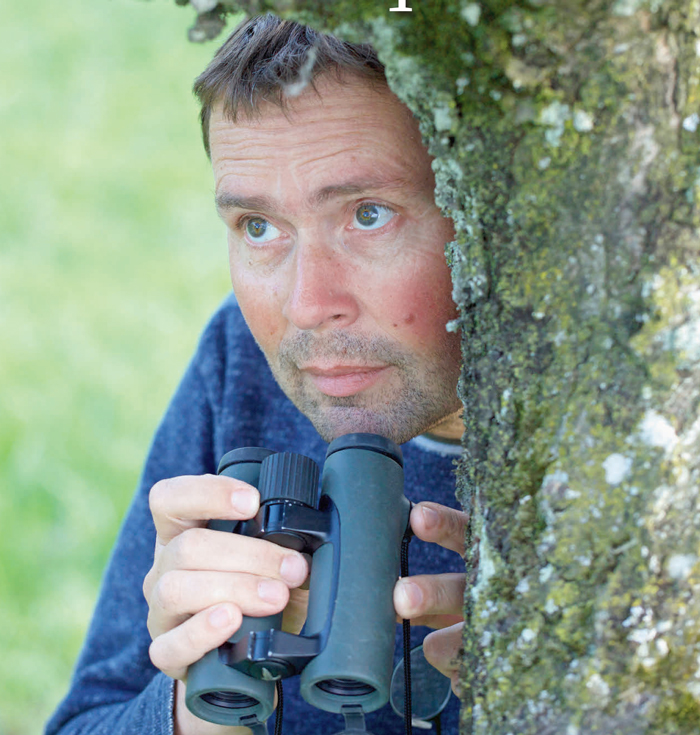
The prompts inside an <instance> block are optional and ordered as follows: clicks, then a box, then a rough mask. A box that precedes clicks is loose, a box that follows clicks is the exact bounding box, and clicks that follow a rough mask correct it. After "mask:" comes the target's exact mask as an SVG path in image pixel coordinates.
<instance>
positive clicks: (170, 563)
mask: <svg viewBox="0 0 700 735" xmlns="http://www.w3.org/2000/svg"><path fill="white" fill-rule="evenodd" d="M258 504H259V494H258V491H257V490H256V489H255V488H254V487H252V486H251V485H248V484H246V483H244V482H241V481H239V480H234V479H232V478H230V477H223V476H217V475H204V476H201V477H175V478H173V479H170V480H161V481H160V482H158V483H157V484H156V485H154V486H153V488H152V489H151V493H150V507H151V513H152V515H153V521H154V523H155V527H156V548H155V554H154V560H153V566H152V567H151V569H150V571H149V572H148V574H147V575H146V578H145V579H144V583H143V593H144V596H145V598H146V601H147V602H148V608H149V612H148V630H149V632H150V634H151V637H152V638H153V642H152V643H151V647H150V649H149V653H150V657H151V661H152V662H153V664H154V666H156V667H157V668H159V669H160V670H161V671H163V672H164V673H165V674H167V675H168V676H170V677H172V678H173V679H177V680H179V681H184V679H185V676H186V673H187V667H188V666H190V664H192V663H194V662H195V661H198V660H199V659H200V658H202V656H204V654H205V653H207V652H208V651H211V650H213V649H214V648H217V647H218V646H220V645H221V644H222V643H224V642H225V641H226V640H228V639H229V638H230V637H231V636H232V635H233V634H234V633H235V632H236V631H237V630H238V628H239V627H240V625H241V621H242V616H243V615H250V616H255V617H262V616H265V615H272V614H274V613H278V612H280V611H281V610H284V609H285V608H287V606H288V604H289V603H290V597H291V602H292V603H294V604H289V610H290V611H294V613H295V615H294V617H300V618H301V620H300V621H297V620H288V619H287V617H288V616H287V615H286V614H285V627H289V628H291V629H294V628H297V629H298V627H300V624H301V622H303V617H302V616H303V615H305V605H304V599H305V592H304V591H303V590H299V591H298V592H296V591H295V592H291V593H290V591H291V590H296V588H298V587H299V586H300V585H301V584H302V583H303V582H304V581H305V579H306V577H307V576H308V564H307V563H306V560H305V559H304V557H303V556H302V555H301V554H299V553H297V552H295V551H292V550H290V549H285V548H282V547H281V546H277V545H276V544H273V543H270V542H269V541H264V540H261V539H254V538H249V537H246V536H241V535H238V534H233V533H222V532H220V531H212V530H209V529H207V528H206V525H207V522H208V521H209V520H212V519H222V520H246V519H248V518H252V517H253V516H255V514H256V513H257V511H258ZM296 598H298V599H296ZM182 690H183V687H182V686H181V685H180V684H178V697H177V701H176V702H177V703H176V713H175V717H176V726H177V732H180V733H183V734H184V733H186V732H194V730H193V729H192V730H191V729H190V728H189V727H186V726H185V723H186V722H191V717H192V715H190V713H189V712H183V711H181V710H183V709H184V701H183V700H184V698H183V697H182ZM188 715H189V717H188ZM195 719H196V718H195ZM197 723H200V724H201V725H203V726H204V724H205V723H203V722H202V721H201V720H197ZM183 726H185V729H183ZM209 731H210V730H209V729H207V732H209ZM216 731H218V732H225V731H227V730H226V729H225V728H218V730H211V732H216ZM228 732H232V730H230V729H229V730H228ZM242 732H245V730H243V731H242Z"/></svg>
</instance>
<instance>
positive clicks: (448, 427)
mask: <svg viewBox="0 0 700 735" xmlns="http://www.w3.org/2000/svg"><path fill="white" fill-rule="evenodd" d="M463 433H464V421H463V419H462V409H460V410H459V411H456V412H455V413H453V414H450V415H449V416H448V417H447V418H445V419H443V420H442V421H441V422H440V423H439V424H436V425H435V426H432V427H431V428H430V429H429V430H428V431H426V432H425V436H428V437H430V438H431V439H436V440H437V441H446V442H459V441H461V439H462V434H463Z"/></svg>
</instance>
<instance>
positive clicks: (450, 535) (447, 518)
mask: <svg viewBox="0 0 700 735" xmlns="http://www.w3.org/2000/svg"><path fill="white" fill-rule="evenodd" d="M468 521H469V516H468V515H467V514H466V513H464V512H463V511H461V510H455V509H454V508H447V507H446V506H444V505H439V504H438V503H425V502H424V503H418V504H417V505H415V506H413V509H412V510H411V528H412V529H413V533H415V534H416V536H418V538H419V539H422V540H423V541H430V542H431V543H436V544H439V545H440V546H442V547H444V548H445V549H450V551H456V552H457V553H458V554H459V555H460V556H464V534H465V531H466V528H467V522H468Z"/></svg>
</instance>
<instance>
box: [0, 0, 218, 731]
mask: <svg viewBox="0 0 700 735" xmlns="http://www.w3.org/2000/svg"><path fill="white" fill-rule="evenodd" d="M193 20H194V13H193V11H192V9H191V8H178V7H177V6H176V5H175V4H174V2H173V0H150V2H145V1H144V0H96V1H95V0H82V2H81V1H80V0H63V1H62V2H60V3H57V2H49V1H48V0H33V1H32V2H27V3H22V2H14V1H12V2H11V1H10V0H7V2H2V3H0V242H1V247H0V338H1V343H0V523H2V532H0V735H29V734H33V733H40V732H41V731H42V728H43V725H44V722H45V720H46V719H47V717H48V716H49V715H50V713H51V712H52V711H53V709H54V708H55V706H56V704H57V703H58V701H59V699H60V698H61V697H62V696H63V694H64V693H65V690H66V688H67V686H68V681H69V677H70V673H71V669H72V666H73V662H74V660H75V657H76V655H77V653H78V649H79V647H80V645H81V642H82V638H83V635H84V632H85V628H86V626H87V624H88V621H89V618H90V615H91V611H92V607H93V604H94V600H95V597H96V594H97V589H98V585H99V581H100V577H101V573H102V570H103V567H104V565H105V562H106V560H107V556H108V554H109V551H110V548H111V545H112V542H113V540H114V537H115V534H116V533H117V530H118V526H119V523H120V519H121V516H122V514H123V512H124V510H125V508H126V506H127V504H128V502H129V499H130V496H131V494H132V492H133V489H134V487H135V484H136V482H137V479H138V474H139V472H140V467H141V463H142V461H143V458H144V456H145V453H146V450H147V448H148V444H149V441H150V437H151V435H152V432H153V430H154V428H155V426H156V425H157V423H158V420H159V418H160V416H161V414H162V412H163V409H164V408H165V406H166V404H167V402H168V399H169V397H170V395H171V393H172V391H173V390H174V388H175V386H176V384H177V381H178V379H179V376H180V375H181V373H182V371H183V369H184V367H185V365H186V363H187V361H188V359H189V357H190V355H191V353H192V350H193V348H194V346H195V344H196V341H197V338H198V335H199V333H200V331H201V328H202V327H203V325H204V324H205V322H206V320H207V318H208V316H209V314H210V313H211V312H212V311H213V309H214V308H215V307H216V305H217V304H218V303H219V302H220V301H221V300H222V299H223V297H224V296H225V294H226V293H227V291H228V288H229V284H228V273H227V263H226V249H225V238H224V231H223V226H222V225H221V224H220V223H219V221H218V220H217V218H216V216H215V212H214V207H213V195H212V181H211V173H210V171H209V168H208V163H207V161H206V157H205V155H204V152H203V150H202V146H201V142H200V139H199V130H198V123H197V106H196V104H195V101H194V99H193V97H192V95H191V92H190V88H191V83H192V80H193V79H194V77H195V76H196V75H197V74H198V73H199V72H200V71H201V70H202V69H203V68H204V66H205V65H206V63H207V62H208V60H209V59H210V57H211V56H212V55H213V53H214V51H215V49H216V46H217V43H216V42H214V43H209V44H206V45H203V46H198V45H193V44H191V43H189V42H188V41H187V38H186V32H187V28H188V26H189V25H191V23H192V22H193Z"/></svg>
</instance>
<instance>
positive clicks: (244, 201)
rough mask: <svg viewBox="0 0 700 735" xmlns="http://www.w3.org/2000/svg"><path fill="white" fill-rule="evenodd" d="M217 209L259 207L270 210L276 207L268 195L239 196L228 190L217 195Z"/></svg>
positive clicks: (222, 210) (224, 210) (259, 208)
mask: <svg viewBox="0 0 700 735" xmlns="http://www.w3.org/2000/svg"><path fill="white" fill-rule="evenodd" d="M216 209H217V210H218V211H219V212H226V211H227V210H230V209H257V210H263V211H270V210H272V209H274V202H273V201H272V199H270V198H269V197H266V196H251V197H245V196H238V195H237V194H231V193H229V192H226V191H222V192H221V193H220V194H217V195H216Z"/></svg>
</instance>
